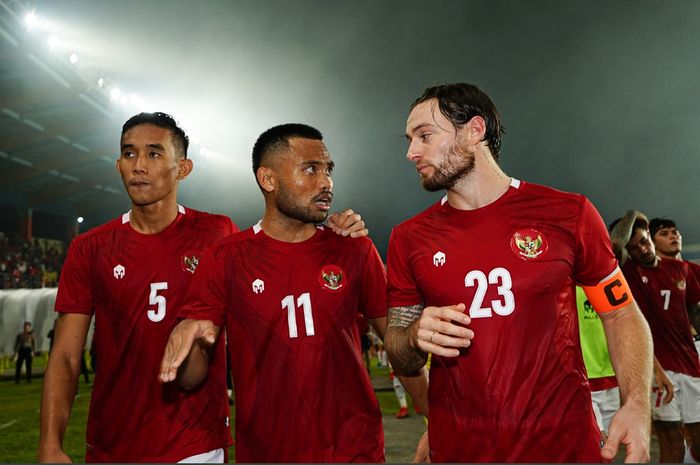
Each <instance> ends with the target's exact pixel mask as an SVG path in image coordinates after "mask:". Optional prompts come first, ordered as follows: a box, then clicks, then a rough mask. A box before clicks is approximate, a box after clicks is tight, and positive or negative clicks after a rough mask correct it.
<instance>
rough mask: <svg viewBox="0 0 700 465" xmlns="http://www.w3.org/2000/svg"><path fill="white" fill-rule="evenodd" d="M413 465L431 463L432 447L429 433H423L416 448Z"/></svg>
mask: <svg viewBox="0 0 700 465" xmlns="http://www.w3.org/2000/svg"><path fill="white" fill-rule="evenodd" d="M413 463H430V445H429V444H428V432H427V431H426V432H425V433H423V436H421V437H420V440H419V441H418V446H417V447H416V455H414V456H413Z"/></svg>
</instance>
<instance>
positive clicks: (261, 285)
mask: <svg viewBox="0 0 700 465" xmlns="http://www.w3.org/2000/svg"><path fill="white" fill-rule="evenodd" d="M264 290H265V282H264V281H263V280H262V279H260V278H258V279H256V280H255V281H253V292H254V293H255V294H262V293H263V291H264Z"/></svg>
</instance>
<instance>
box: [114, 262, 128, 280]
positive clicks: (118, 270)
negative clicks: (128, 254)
mask: <svg viewBox="0 0 700 465" xmlns="http://www.w3.org/2000/svg"><path fill="white" fill-rule="evenodd" d="M112 272H113V273H114V277H115V278H117V279H122V278H123V277H124V275H125V274H126V268H124V267H123V266H122V265H117V266H115V267H114V270H112Z"/></svg>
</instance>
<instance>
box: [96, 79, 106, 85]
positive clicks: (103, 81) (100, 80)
mask: <svg viewBox="0 0 700 465" xmlns="http://www.w3.org/2000/svg"><path fill="white" fill-rule="evenodd" d="M104 85H105V80H104V79H103V78H99V79H98V80H97V87H102V86H104Z"/></svg>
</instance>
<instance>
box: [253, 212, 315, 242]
mask: <svg viewBox="0 0 700 465" xmlns="http://www.w3.org/2000/svg"><path fill="white" fill-rule="evenodd" d="M260 226H261V227H262V230H263V231H265V234H267V235H268V236H270V237H271V238H273V239H276V240H278V241H282V242H304V241H305V240H307V239H310V238H311V237H312V236H313V235H314V234H316V225H315V224H313V223H306V222H303V221H300V220H297V219H295V218H290V217H289V216H287V215H284V214H282V213H280V212H279V210H276V209H275V210H272V209H266V210H265V216H264V217H263V219H262V221H261V222H260Z"/></svg>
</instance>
